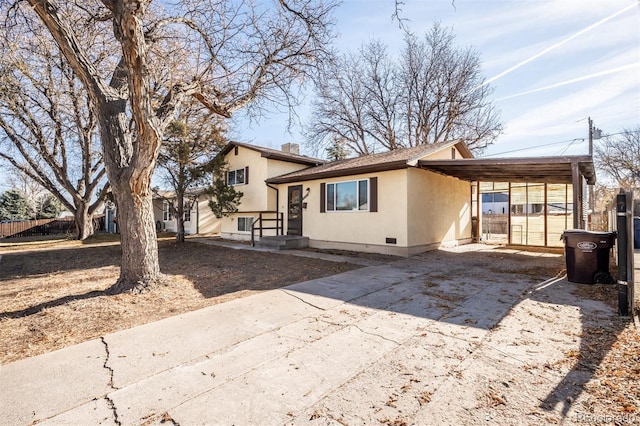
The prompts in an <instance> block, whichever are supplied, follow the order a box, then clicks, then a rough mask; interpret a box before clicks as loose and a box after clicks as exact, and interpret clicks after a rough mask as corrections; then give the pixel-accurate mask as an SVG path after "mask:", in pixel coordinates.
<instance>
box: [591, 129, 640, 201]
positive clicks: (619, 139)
mask: <svg viewBox="0 0 640 426" xmlns="http://www.w3.org/2000/svg"><path fill="white" fill-rule="evenodd" d="M594 154H595V155H594V157H595V160H596V166H597V167H598V169H600V170H602V171H603V172H604V173H605V174H606V175H608V176H610V177H611V178H613V179H614V180H615V181H616V184H617V185H618V187H620V188H625V189H627V190H628V189H632V188H640V127H636V128H635V129H625V130H623V131H622V132H621V133H620V134H617V135H612V136H605V137H603V138H602V139H601V141H600V143H599V144H598V145H596V146H595V149H594Z"/></svg>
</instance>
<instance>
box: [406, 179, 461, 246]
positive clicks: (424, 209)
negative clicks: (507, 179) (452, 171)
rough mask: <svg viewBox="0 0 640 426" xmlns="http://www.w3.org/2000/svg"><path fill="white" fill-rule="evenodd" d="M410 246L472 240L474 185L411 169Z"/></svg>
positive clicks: (409, 185) (409, 188)
mask: <svg viewBox="0 0 640 426" xmlns="http://www.w3.org/2000/svg"><path fill="white" fill-rule="evenodd" d="M408 193H409V200H408V210H407V214H408V224H409V246H413V247H417V246H422V245H435V244H437V245H440V244H443V245H447V243H455V242H458V241H460V240H467V239H469V238H471V184H470V183H469V182H465V181H462V180H460V179H456V178H453V177H449V176H443V175H440V174H437V173H433V172H428V171H425V170H421V169H409V170H408Z"/></svg>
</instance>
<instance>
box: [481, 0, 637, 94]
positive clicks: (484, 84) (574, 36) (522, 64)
mask: <svg viewBox="0 0 640 426" xmlns="http://www.w3.org/2000/svg"><path fill="white" fill-rule="evenodd" d="M636 6H637V4H636V3H633V4H630V5H629V6H627V7H625V8H623V9H621V10H619V11H617V12H616V13H614V14H612V15H609V16H607V17H606V18H603V19H601V20H599V21H598V22H596V23H595V24H591V25H589V26H588V27H586V28H583V29H581V30H580V31H578V32H577V33H575V34H573V35H571V36H569V37H567V38H566V39H564V40H561V41H559V42H558V43H556V44H554V45H552V46H549V47H547V48H546V49H544V50H543V51H542V52H540V53H537V54H535V55H533V56H531V57H529V58H527V59H525V60H524V61H522V62H520V63H517V64H516V65H514V66H512V67H511V68H509V69H507V70H505V71H502V72H501V73H500V74H498V75H496V76H494V77H491V78H490V79H489V80H487V81H485V82H484V83H482V84H481V85H479V86H477V87H475V88H473V89H471V90H470V91H469V93H472V92H475V91H476V90H478V89H479V88H481V87H483V86H486V85H487V84H490V83H492V82H494V81H496V80H497V79H499V78H501V77H504V76H505V75H507V74H509V73H510V72H512V71H515V70H517V69H518V68H520V67H522V66H524V65H526V64H528V63H529V62H531V61H534V60H536V59H538V58H539V57H541V56H542V55H545V54H547V53H549V52H551V51H552V50H554V49H557V48H558V47H560V46H562V45H563V44H565V43H568V42H569V41H571V40H573V39H574V38H576V37H579V36H581V35H582V34H584V33H586V32H588V31H591V30H592V29H594V28H596V27H598V26H600V25H602V24H604V23H605V22H607V21H609V20H611V19H613V18H615V17H616V16H618V15H620V14H622V13H624V12H626V11H627V10H629V9H631V8H634V7H636Z"/></svg>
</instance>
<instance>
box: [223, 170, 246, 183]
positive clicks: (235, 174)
mask: <svg viewBox="0 0 640 426" xmlns="http://www.w3.org/2000/svg"><path fill="white" fill-rule="evenodd" d="M245 183H247V182H246V179H245V169H238V170H229V171H228V172H227V185H244V184H245Z"/></svg>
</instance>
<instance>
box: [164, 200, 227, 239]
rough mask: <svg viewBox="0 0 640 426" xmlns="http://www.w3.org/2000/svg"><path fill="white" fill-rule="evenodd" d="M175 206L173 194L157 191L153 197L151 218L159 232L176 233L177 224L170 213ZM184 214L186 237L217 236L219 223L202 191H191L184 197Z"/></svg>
mask: <svg viewBox="0 0 640 426" xmlns="http://www.w3.org/2000/svg"><path fill="white" fill-rule="evenodd" d="M171 203H174V205H175V193H174V192H172V191H159V192H158V193H157V194H155V195H154V197H153V216H154V218H155V222H156V229H157V230H159V231H167V232H177V231H178V224H177V220H176V218H175V216H174V214H173V213H172V211H171V208H170V206H171ZM184 203H185V212H184V232H185V234H187V235H194V234H200V235H219V234H220V225H221V221H220V219H218V218H217V217H216V216H215V215H214V214H213V212H212V211H211V208H210V207H209V196H207V195H205V194H203V190H202V189H198V190H194V191H191V192H190V193H189V194H188V196H187V197H186V199H185V201H184Z"/></svg>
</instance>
